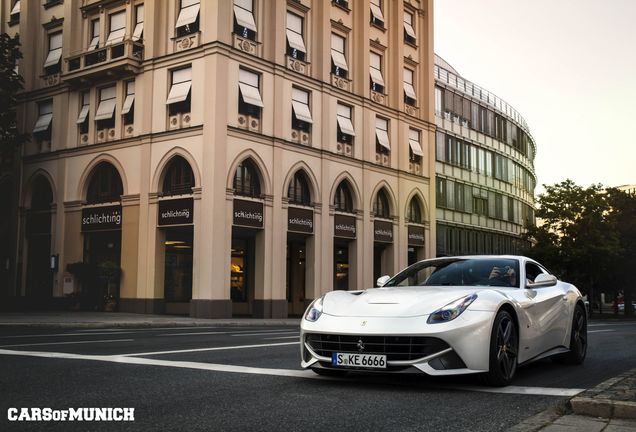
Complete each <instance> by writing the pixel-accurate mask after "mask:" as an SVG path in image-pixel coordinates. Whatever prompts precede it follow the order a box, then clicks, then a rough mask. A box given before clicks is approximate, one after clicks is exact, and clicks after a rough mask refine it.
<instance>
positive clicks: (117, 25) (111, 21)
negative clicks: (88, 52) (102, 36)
mask: <svg viewBox="0 0 636 432" xmlns="http://www.w3.org/2000/svg"><path fill="white" fill-rule="evenodd" d="M125 34H126V11H121V12H117V13H113V14H110V15H109V16H108V38H107V39H106V45H109V44H116V43H120V42H121V41H123V40H124V35H125Z"/></svg>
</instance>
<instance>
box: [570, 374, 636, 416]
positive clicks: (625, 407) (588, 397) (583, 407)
mask: <svg viewBox="0 0 636 432" xmlns="http://www.w3.org/2000/svg"><path fill="white" fill-rule="evenodd" d="M634 376H636V369H632V370H630V371H628V372H625V373H623V374H621V375H618V376H616V377H614V378H610V379H608V380H607V381H604V382H602V383H601V384H599V385H597V386H596V387H594V388H592V389H589V390H586V391H585V392H583V393H581V394H580V395H579V396H576V397H574V398H572V400H571V401H570V404H571V405H572V410H573V411H574V413H575V414H580V415H587V416H593V417H604V418H621V419H636V402H632V401H628V400H619V399H617V398H612V394H611V392H612V388H613V387H615V386H616V388H617V390H615V391H620V390H621V386H620V383H621V382H622V381H624V380H627V379H629V378H631V377H634ZM628 385H629V382H628Z"/></svg>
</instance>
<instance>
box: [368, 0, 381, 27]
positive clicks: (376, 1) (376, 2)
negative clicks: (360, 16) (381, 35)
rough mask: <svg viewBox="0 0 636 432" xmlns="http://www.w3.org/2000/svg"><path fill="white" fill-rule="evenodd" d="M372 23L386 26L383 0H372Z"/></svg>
mask: <svg viewBox="0 0 636 432" xmlns="http://www.w3.org/2000/svg"><path fill="white" fill-rule="evenodd" d="M369 6H370V7H371V24H373V25H376V26H378V27H380V28H384V15H382V0H371V4H370V5H369Z"/></svg>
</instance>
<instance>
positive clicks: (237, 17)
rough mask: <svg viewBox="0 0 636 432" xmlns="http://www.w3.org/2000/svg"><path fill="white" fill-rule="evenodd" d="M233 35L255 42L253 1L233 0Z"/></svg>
mask: <svg viewBox="0 0 636 432" xmlns="http://www.w3.org/2000/svg"><path fill="white" fill-rule="evenodd" d="M234 33H235V34H237V35H239V36H242V37H244V38H246V39H250V40H256V22H255V21H254V2H253V0H234Z"/></svg>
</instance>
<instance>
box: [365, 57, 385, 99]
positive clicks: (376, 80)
mask: <svg viewBox="0 0 636 432" xmlns="http://www.w3.org/2000/svg"><path fill="white" fill-rule="evenodd" d="M369 74H370V76H371V83H370V85H371V90H373V91H375V92H378V93H384V78H382V56H381V55H380V54H376V53H374V52H370V53H369Z"/></svg>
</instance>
